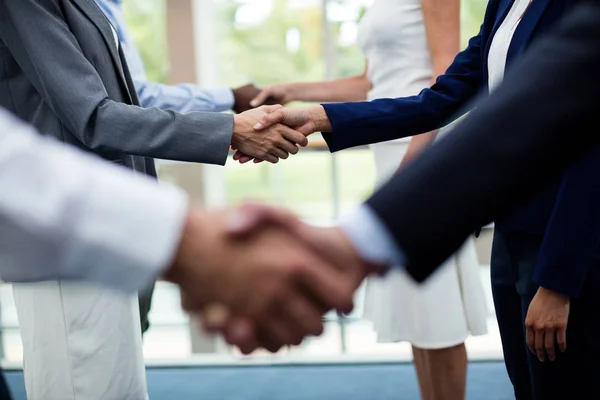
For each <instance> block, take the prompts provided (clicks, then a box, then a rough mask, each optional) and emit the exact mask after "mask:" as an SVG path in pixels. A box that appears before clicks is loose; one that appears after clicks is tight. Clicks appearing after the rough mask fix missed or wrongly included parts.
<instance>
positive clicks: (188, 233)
mask: <svg viewBox="0 0 600 400" xmlns="http://www.w3.org/2000/svg"><path fill="white" fill-rule="evenodd" d="M198 214H199V213H198V212H197V211H193V210H190V211H189V212H188V214H187V216H186V218H185V223H184V225H183V231H182V233H181V237H180V239H179V244H178V246H177V249H176V250H175V254H174V256H173V260H172V261H171V264H170V265H169V267H167V269H166V270H165V271H164V273H163V277H164V278H165V280H167V281H169V282H172V283H175V284H181V283H183V282H186V281H187V280H188V279H189V273H190V270H189V267H188V266H189V265H190V259H191V258H193V256H192V255H191V253H192V248H193V246H194V242H195V241H194V238H195V237H196V236H197V233H196V232H197V231H198V229H199V227H200V225H201V224H200V218H199V216H198ZM196 245H197V243H196Z"/></svg>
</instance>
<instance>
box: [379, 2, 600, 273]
mask: <svg viewBox="0 0 600 400" xmlns="http://www.w3.org/2000/svg"><path fill="white" fill-rule="evenodd" d="M599 21H600V2H597V1H591V0H590V1H586V2H584V3H582V4H580V5H578V6H577V8H576V9H575V10H574V11H573V12H571V13H569V14H568V17H566V18H565V20H564V21H563V23H560V24H559V26H558V27H557V28H556V29H553V30H552V31H551V33H549V34H547V35H546V37H544V38H541V39H540V40H539V41H537V42H536V43H535V44H534V45H532V47H531V50H530V51H529V52H527V53H526V54H525V55H524V56H523V58H522V59H521V60H519V61H517V64H518V65H517V66H516V67H513V68H511V70H510V71H508V72H507V75H506V78H505V82H504V84H503V85H502V87H500V88H499V89H498V90H497V92H496V93H495V94H494V95H493V96H491V97H490V98H489V99H486V100H484V101H483V102H482V103H481V104H480V105H479V106H478V108H477V109H476V110H474V111H473V112H472V113H471V114H470V115H469V116H468V117H467V118H465V120H464V121H462V122H461V123H460V124H459V125H458V126H457V127H456V128H455V130H454V131H453V133H452V135H448V136H446V137H444V138H443V139H442V140H440V142H439V143H437V144H435V145H434V146H432V147H431V148H430V149H428V150H427V151H426V152H425V154H424V155H423V157H419V158H418V159H417V160H415V161H414V162H413V163H411V165H408V166H407V168H406V169H405V170H404V171H403V172H402V173H400V174H398V175H397V176H396V177H394V178H393V179H392V180H391V181H390V182H389V183H388V184H387V185H385V186H384V187H382V188H381V189H380V190H379V191H377V192H376V193H375V194H374V195H373V196H372V197H371V198H370V199H369V200H368V201H367V204H368V205H369V206H370V207H371V208H372V209H373V210H375V212H376V213H377V214H378V215H379V216H380V217H381V219H382V221H384V223H385V224H386V225H387V227H388V228H389V230H390V231H391V232H392V233H393V235H394V238H395V240H396V242H397V243H398V246H399V247H400V248H401V249H402V251H403V252H404V253H405V254H406V256H407V260H408V264H407V270H408V272H409V273H410V274H411V275H412V276H413V277H414V278H415V279H417V280H419V281H421V280H424V279H425V278H426V277H428V276H429V275H430V274H431V273H432V272H433V271H434V270H435V269H436V268H437V267H438V266H439V265H440V264H442V263H443V262H444V261H445V260H446V258H447V257H448V256H450V255H451V254H452V253H453V252H454V251H455V250H456V249H457V248H458V247H459V246H460V245H461V244H462V243H463V241H464V240H465V238H466V237H467V236H468V235H470V234H471V233H472V232H473V231H474V230H475V229H477V228H478V227H479V226H483V225H485V224H487V223H489V222H490V221H492V220H494V219H496V218H499V217H502V216H503V215H504V214H505V213H507V212H509V211H510V210H511V208H512V207H514V206H515V205H517V204H519V203H520V202H522V201H523V200H524V198H525V197H526V196H528V195H530V194H532V193H534V192H535V191H536V190H539V188H540V187H541V186H542V185H544V184H545V183H547V182H548V181H549V180H550V179H551V178H556V177H557V176H558V174H559V173H560V172H562V171H563V170H564V169H565V168H566V167H567V165H569V164H571V163H572V162H574V160H576V159H581V161H579V162H581V163H585V162H588V160H589V159H591V158H594V156H596V157H597V156H598V154H591V155H589V156H586V155H585V153H588V152H589V151H590V149H593V150H594V152H595V153H598V152H599V150H597V149H595V147H593V146H594V145H596V144H597V143H598V142H600V132H597V128H596V129H594V127H598V125H599V124H598V116H599V115H600V77H599V76H598V74H599V71H600V23H599ZM598 172H599V174H600V171H598ZM599 179H600V177H599ZM590 185H594V188H595V190H596V191H597V192H598V194H600V183H599V181H594V182H590ZM597 208H598V207H592V208H590V210H589V211H590V223H589V229H595V230H597V229H598V224H600V216H599V215H596V214H597V213H598V212H599V211H598V210H597Z"/></svg>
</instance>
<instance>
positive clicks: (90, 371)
mask: <svg viewBox="0 0 600 400" xmlns="http://www.w3.org/2000/svg"><path fill="white" fill-rule="evenodd" d="M0 106H2V107H5V108H7V109H8V110H10V111H11V112H12V113H14V114H15V115H17V116H18V117H20V118H21V119H23V120H25V121H27V122H29V123H30V124H32V125H33V126H35V127H36V128H37V129H38V130H39V131H40V132H42V133H43V134H46V135H50V136H53V137H55V138H57V139H59V140H62V141H63V142H65V143H67V144H69V145H72V146H75V147H78V148H80V149H82V150H84V151H87V152H91V153H94V154H96V155H97V156H99V157H102V158H104V159H106V160H108V161H110V162H113V163H116V164H121V165H122V166H123V167H125V168H129V169H131V170H133V171H135V172H137V173H140V174H146V175H149V176H152V177H155V176H156V170H155V166H154V160H153V158H161V159H171V160H178V161H189V162H198V163H210V164H221V165H223V164H224V163H225V161H226V159H227V155H228V152H229V148H230V146H231V147H233V148H237V149H240V150H242V151H243V152H245V153H247V154H252V155H254V156H256V157H258V158H261V159H265V160H267V161H270V162H273V163H275V162H277V161H278V159H280V158H287V157H288V156H289V154H290V153H292V154H295V153H296V152H297V151H298V147H297V144H299V145H305V144H306V138H305V137H304V136H303V135H301V134H299V133H296V132H295V131H293V130H292V129H290V128H287V127H283V126H278V127H276V128H274V129H273V130H270V131H269V132H266V133H257V132H255V131H254V129H253V126H254V125H255V124H256V122H257V121H258V119H259V118H260V117H262V116H263V115H264V114H265V112H266V111H269V109H268V108H262V109H256V110H250V111H248V112H246V113H242V114H238V115H235V116H233V115H227V114H216V113H202V112H195V113H189V114H185V115H183V114H179V113H176V112H173V111H162V110H159V109H143V108H141V107H139V101H138V98H137V95H136V91H135V88H134V86H133V83H132V79H131V75H130V73H129V70H128V67H127V63H126V61H125V58H124V55H123V52H122V50H121V47H120V46H119V43H118V38H117V35H116V32H114V30H113V29H112V27H111V25H110V24H109V22H108V21H107V19H106V17H105V16H104V14H103V13H102V11H101V10H100V8H99V7H98V6H97V4H96V3H95V2H94V0H0ZM90 190H94V188H93V187H90ZM105 195H106V196H110V193H106V194H105ZM143 206H144V205H143V204H140V207H143ZM139 222H140V230H144V229H147V228H148V227H146V226H145V225H144V221H139ZM131 239H132V245H134V244H135V238H134V237H132V238H131ZM14 295H15V302H16V305H17V311H18V316H19V321H20V325H21V334H22V339H23V346H24V366H25V370H24V372H25V383H26V388H27V392H28V396H29V397H30V398H32V399H36V400H40V399H48V400H56V399H61V400H71V399H72V400H75V399H86V400H95V399H103V400H104V399H118V400H120V399H132V400H137V399H145V398H147V392H146V385H145V373H144V364H143V357H142V349H141V338H140V325H139V310H138V307H137V301H136V299H135V298H134V297H133V296H121V295H116V294H114V293H112V292H109V291H107V290H106V289H104V288H101V287H98V286H91V285H84V284H80V283H78V284H74V283H67V282H62V281H59V282H42V283H35V284H34V283H27V284H17V285H14ZM42 327H43V328H42Z"/></svg>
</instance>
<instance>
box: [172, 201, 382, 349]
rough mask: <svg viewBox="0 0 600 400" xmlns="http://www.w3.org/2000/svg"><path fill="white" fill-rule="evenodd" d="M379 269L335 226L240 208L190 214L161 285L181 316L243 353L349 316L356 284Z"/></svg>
mask: <svg viewBox="0 0 600 400" xmlns="http://www.w3.org/2000/svg"><path fill="white" fill-rule="evenodd" d="M379 270H382V268H381V266H375V265H371V264H368V263H366V262H364V261H363V260H362V259H361V258H360V257H359V255H358V253H357V252H356V250H355V249H354V247H353V246H352V244H351V243H350V242H349V240H348V239H347V238H346V236H345V235H344V233H343V232H342V231H341V229H339V228H337V227H331V228H319V227H313V226H309V225H306V224H304V223H303V222H301V221H300V220H299V219H297V218H296V217H295V216H294V215H292V214H291V213H289V212H287V211H285V210H282V209H278V208H273V207H267V206H261V205H245V206H241V207H238V208H235V209H230V210H224V211H218V212H206V211H190V213H189V214H188V217H187V221H186V225H185V227H184V230H183V235H182V238H181V241H180V243H179V246H178V248H177V251H176V256H175V257H174V260H173V262H172V264H171V266H170V267H169V268H168V270H167V271H166V272H165V278H166V279H167V280H170V281H171V282H173V283H176V284H177V285H179V286H180V288H181V293H182V305H183V307H184V309H185V310H186V311H188V312H190V313H192V314H197V315H199V316H200V317H201V320H202V323H203V327H204V329H206V330H207V331H209V332H221V333H223V335H224V338H225V339H226V340H227V342H228V343H230V344H232V345H235V346H238V347H239V348H240V350H241V351H242V352H243V353H245V354H249V353H251V352H252V351H254V350H255V349H257V348H265V349H267V350H269V351H272V352H276V351H278V350H279V349H280V348H281V347H282V346H285V345H297V344H300V343H301V341H302V340H303V339H304V337H306V336H310V335H319V334H321V333H322V332H323V322H322V317H323V315H324V314H325V313H327V312H328V311H330V310H332V309H336V310H340V311H343V312H346V313H348V312H350V311H351V310H352V308H353V294H354V292H355V291H356V289H357V288H358V286H359V285H360V283H361V282H362V281H363V279H364V278H365V277H366V276H368V275H369V274H371V273H374V272H378V271H379Z"/></svg>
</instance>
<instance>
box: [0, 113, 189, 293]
mask: <svg viewBox="0 0 600 400" xmlns="http://www.w3.org/2000/svg"><path fill="white" fill-rule="evenodd" d="M0 144H1V145H0V171H2V173H1V174H0V192H1V193H3V195H2V196H0V238H2V239H0V252H1V253H2V259H3V262H2V263H0V276H1V277H2V279H4V280H7V281H19V282H26V281H41V280H54V279H69V280H88V281H94V282H97V283H102V284H106V285H109V286H111V287H114V288H116V289H121V290H126V291H136V290H138V289H143V288H144V287H145V285H147V283H148V282H150V281H151V280H152V279H154V278H155V277H156V276H157V275H158V274H160V273H161V271H162V270H163V269H164V268H165V267H166V266H167V265H168V264H169V263H170V261H171V258H172V256H173V252H174V250H175V247H176V244H177V242H178V240H179V236H180V233H181V228H182V224H183V221H184V219H185V215H186V212H187V200H186V196H185V195H184V194H183V193H182V192H181V191H179V190H178V189H175V188H171V187H165V186H160V185H158V184H156V183H155V182H154V181H152V180H149V179H146V178H142V177H141V176H139V175H134V174H133V173H131V172H129V171H127V170H125V169H123V168H121V167H117V166H113V165H111V164H109V163H106V162H103V161H101V160H99V159H96V158H94V157H91V156H89V155H86V154H84V153H81V152H78V151H76V150H74V149H72V148H70V147H66V146H65V145H63V144H58V143H56V142H54V141H51V140H49V139H46V138H43V137H42V136H40V135H38V134H37V133H35V132H33V131H32V130H30V128H28V127H25V126H23V125H22V124H21V123H18V122H16V121H15V120H13V119H12V118H10V117H8V116H7V115H6V114H5V113H0Z"/></svg>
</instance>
